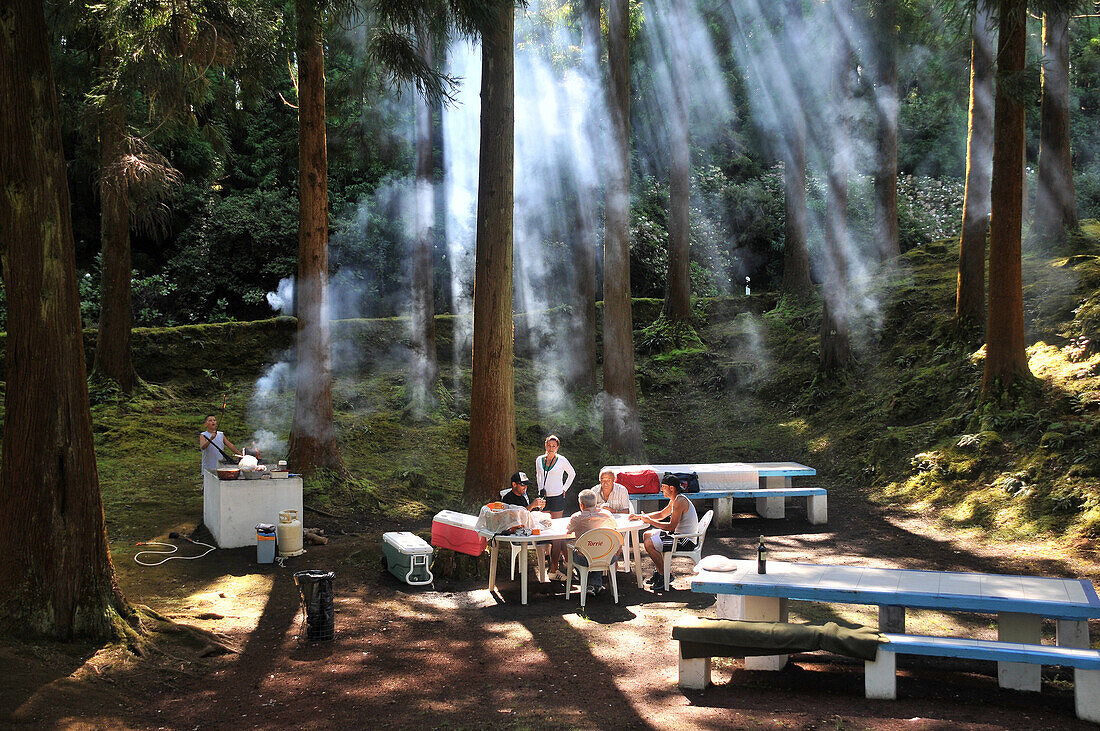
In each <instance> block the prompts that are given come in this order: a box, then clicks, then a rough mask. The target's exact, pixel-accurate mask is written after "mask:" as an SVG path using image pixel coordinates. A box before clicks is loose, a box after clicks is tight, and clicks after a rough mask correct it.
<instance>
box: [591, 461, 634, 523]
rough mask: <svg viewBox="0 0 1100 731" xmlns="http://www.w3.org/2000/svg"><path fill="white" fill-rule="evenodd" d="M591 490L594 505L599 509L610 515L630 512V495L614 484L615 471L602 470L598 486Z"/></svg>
mask: <svg viewBox="0 0 1100 731" xmlns="http://www.w3.org/2000/svg"><path fill="white" fill-rule="evenodd" d="M592 490H593V491H594V492H595V493H596V505H598V506H599V507H601V508H606V509H607V510H608V511H610V512H612V513H624V514H625V513H629V512H630V494H629V493H628V492H627V491H626V488H625V487H623V486H622V485H620V484H619V483H617V482H615V470H609V469H604V470H603V471H602V472H600V484H598V485H596V486H595V487H593V488H592Z"/></svg>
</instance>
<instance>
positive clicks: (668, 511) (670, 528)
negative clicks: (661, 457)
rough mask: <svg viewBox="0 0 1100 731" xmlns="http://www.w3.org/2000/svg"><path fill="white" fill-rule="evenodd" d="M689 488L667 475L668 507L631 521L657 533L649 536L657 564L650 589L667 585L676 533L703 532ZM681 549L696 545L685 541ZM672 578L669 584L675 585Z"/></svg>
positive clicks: (648, 550)
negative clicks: (686, 491)
mask: <svg viewBox="0 0 1100 731" xmlns="http://www.w3.org/2000/svg"><path fill="white" fill-rule="evenodd" d="M685 488H686V486H685V485H684V484H683V483H682V482H680V480H679V478H677V477H673V476H672V475H665V476H664V479H662V480H661V492H662V493H664V496H665V497H667V498H668V500H669V502H668V505H666V506H664V507H663V508H661V509H660V510H658V511H657V512H655V513H645V514H644V515H634V514H633V513H632V514H631V515H630V519H631V520H640V521H642V522H643V523H645V524H646V525H650V526H653V530H651V531H647V532H646V534H645V540H644V546H645V552H646V553H648V554H649V557H650V558H651V559H652V560H653V565H654V567H655V569H656V570H655V571H654V572H653V576H652V577H650V579H649V583H650V585H651V586H652V587H653V588H654V589H656V588H657V587H659V586H660V587H663V586H664V584H665V576H664V567H665V561H666V560H667V558H666V556H665V554H666V553H668V552H669V551H671V550H672V534H673V533H681V534H683V533H695V532H696V531H698V530H699V514H698V513H697V512H695V506H694V505H693V504H692V502H691V500H688V498H687V496H686V495H684V489H685ZM677 548H678V549H683V550H685V551H690V550H692V549H694V548H695V541H684V540H681V541H680V542H679V543H678V544H677ZM671 578H672V576H671V574H670V575H669V580H670V581H671Z"/></svg>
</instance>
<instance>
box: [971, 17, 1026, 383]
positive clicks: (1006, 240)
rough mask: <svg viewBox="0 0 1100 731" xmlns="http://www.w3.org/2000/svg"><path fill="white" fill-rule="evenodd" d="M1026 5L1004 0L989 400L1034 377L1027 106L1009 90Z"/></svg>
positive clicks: (1018, 61) (1019, 62) (1020, 64)
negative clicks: (1027, 276)
mask: <svg viewBox="0 0 1100 731" xmlns="http://www.w3.org/2000/svg"><path fill="white" fill-rule="evenodd" d="M1025 13H1026V4H1025V3H1023V2H1020V0H1000V2H999V11H998V21H999V37H998V39H997V65H998V68H997V92H996V95H995V102H994V111H993V179H992V182H991V193H990V195H991V204H992V215H991V217H990V226H989V313H988V319H987V320H986V328H985V330H986V353H985V374H984V376H983V378H982V396H983V398H986V399H989V398H993V397H995V396H996V395H997V394H998V392H999V391H1001V390H1003V389H1006V388H1008V387H1009V386H1011V385H1012V384H1013V383H1014V382H1016V381H1018V380H1023V379H1029V378H1030V377H1031V371H1030V370H1029V368H1028V364H1027V353H1026V351H1025V343H1024V299H1023V274H1022V263H1021V253H1020V237H1021V226H1022V224H1023V195H1022V191H1023V181H1024V171H1023V159H1024V155H1023V150H1024V106H1023V103H1022V101H1021V100H1020V99H1019V98H1018V97H1016V96H1014V95H1013V93H1012V92H1011V91H1009V89H1010V88H1011V87H1012V82H1013V81H1016V80H1017V79H1018V78H1019V75H1020V74H1021V73H1023V71H1024V60H1025V54H1026V49H1027V24H1026V16H1025Z"/></svg>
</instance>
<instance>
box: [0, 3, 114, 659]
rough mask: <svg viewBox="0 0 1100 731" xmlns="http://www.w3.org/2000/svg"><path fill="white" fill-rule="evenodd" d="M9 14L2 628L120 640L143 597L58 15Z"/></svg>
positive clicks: (2, 90) (1, 39) (4, 42)
mask: <svg viewBox="0 0 1100 731" xmlns="http://www.w3.org/2000/svg"><path fill="white" fill-rule="evenodd" d="M0 17H2V18H3V20H4V24H5V27H6V28H7V31H6V32H4V33H0V108H2V109H3V110H4V113H3V114H2V115H0V140H3V143H2V144H0V178H2V179H3V180H4V185H3V187H0V245H2V246H3V249H2V250H0V254H2V260H3V277H4V288H5V291H6V293H7V308H8V333H7V336H8V337H7V349H8V356H7V364H8V372H7V379H6V384H7V388H6V389H5V401H4V404H5V409H4V422H5V423H4V437H3V462H2V465H0V512H2V513H3V515H4V517H5V526H6V529H5V530H2V531H0V556H3V560H2V561H0V631H2V632H3V633H5V634H9V635H13V636H17V637H19V638H21V639H28V638H32V637H46V638H53V639H60V640H71V639H75V638H90V639H94V640H103V639H110V638H112V637H115V636H116V635H117V620H118V618H119V616H120V615H128V614H129V613H130V609H129V607H128V605H127V604H126V601H125V600H124V599H123V597H122V594H121V592H120V591H119V589H118V586H117V584H116V583H115V579H114V569H113V567H112V565H111V554H110V551H109V549H108V546H107V535H106V530H105V526H104V519H103V505H102V502H101V499H100V491H99V476H98V473H97V471H96V461H95V452H94V445H93V441H92V424H91V414H90V412H89V409H88V387H87V381H86V369H85V364H84V344H83V340H82V336H81V327H80V302H79V298H78V295H77V283H76V265H75V255H74V244H73V233H72V222H71V220H70V217H69V190H68V181H67V179H66V171H65V161H64V159H63V158H62V146H61V132H60V126H59V122H58V111H57V102H56V98H55V93H54V88H55V87H54V80H53V71H52V66H51V60H50V55H49V46H48V42H47V35H46V22H45V18H44V14H43V9H42V4H41V3H40V2H37V1H36V0H11V1H10V2H7V3H5V6H4V10H3V11H0ZM13 29H14V30H15V31H17V32H14V31H13Z"/></svg>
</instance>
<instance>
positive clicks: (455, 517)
mask: <svg viewBox="0 0 1100 731" xmlns="http://www.w3.org/2000/svg"><path fill="white" fill-rule="evenodd" d="M432 522H433V523H442V524H444V525H453V526H455V527H456V528H469V529H470V530H477V516H476V515H468V514H467V513H458V512H455V511H454V510H440V511H439V512H438V513H436V514H435V517H434V518H432Z"/></svg>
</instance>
